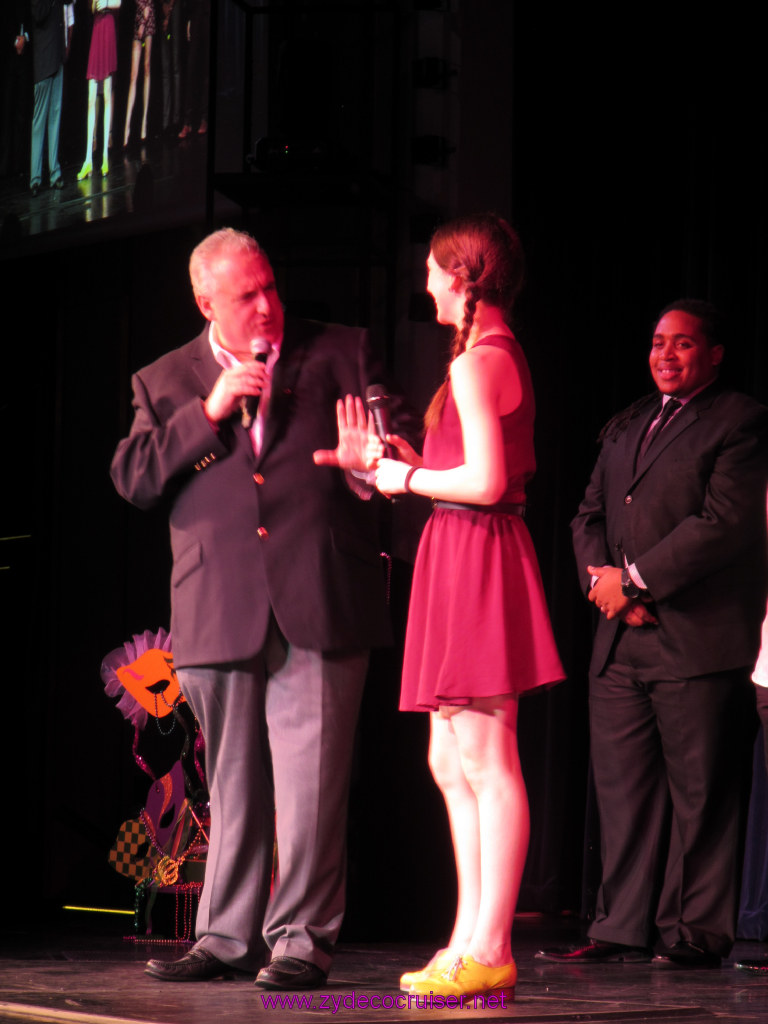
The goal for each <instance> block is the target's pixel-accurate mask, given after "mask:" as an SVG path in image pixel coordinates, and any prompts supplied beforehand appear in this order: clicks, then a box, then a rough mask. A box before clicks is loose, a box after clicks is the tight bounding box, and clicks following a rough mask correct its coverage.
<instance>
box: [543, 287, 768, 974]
mask: <svg viewBox="0 0 768 1024" xmlns="http://www.w3.org/2000/svg"><path fill="white" fill-rule="evenodd" d="M717 330H718V322H717V315H716V313H715V311H714V309H713V308H712V307H711V306H709V304H707V303H701V302H696V301H694V300H682V301H679V302H676V303H673V304H672V305H671V306H669V307H667V309H666V310H664V312H663V313H662V316H661V318H660V320H659V322H658V324H657V325H656V329H655V331H654V335H653V342H652V346H651V354H650V369H651V374H652V376H653V379H654V382H655V384H656V387H657V391H658V393H657V394H656V395H652V396H649V397H648V398H647V399H644V400H642V401H640V402H638V403H636V404H635V405H634V406H632V407H631V408H630V409H628V410H626V411H625V412H624V413H621V414H619V415H618V416H617V417H615V418H614V419H613V420H612V421H611V422H610V423H609V424H608V426H607V427H606V429H605V430H604V431H603V435H602V436H603V446H602V450H601V452H600V456H599V458H598V461H597V465H596V466H595V470H594V472H593V474H592V478H591V480H590V483H589V486H588V488H587V492H586V495H585V497H584V500H583V501H582V503H581V506H580V507H579V511H578V514H577V516H576V518H575V519H574V521H573V523H572V529H573V537H574V547H575V552H576V560H577V563H578V569H579V572H580V574H581V578H582V582H583V584H584V587H585V591H586V592H587V595H588V597H589V600H590V601H592V602H593V603H594V604H595V606H596V607H597V608H598V609H599V610H600V612H601V613H602V614H601V615H600V620H599V624H598V628H597V633H596V636H595V642H594V649H593V656H592V662H591V666H590V735H591V742H592V763H593V768H594V778H595V789H596V793H597V800H598V807H599V811H600V824H601V834H602V854H603V874H602V883H601V886H600V890H599V893H598V898H597V909H596V916H595V920H594V922H593V924H592V926H591V927H590V929H589V938H590V941H589V942H588V943H587V944H585V945H583V946H580V947H578V948H575V949H570V950H544V951H542V952H541V953H539V954H537V955H538V957H539V958H540V959H544V960H554V961H559V962H561V961H564V962H577V963H581V962H583V963H600V962H610V961H618V962H631V961H642V960H646V961H647V960H648V959H649V958H650V950H651V948H652V947H653V946H654V944H655V945H656V952H657V955H656V956H655V957H654V959H653V962H654V964H655V965H657V966H664V967H714V966H718V965H719V964H720V960H721V957H723V956H725V955H727V953H728V952H729V950H730V948H731V945H732V942H733V937H734V927H735V917H736V904H737V896H738V881H739V866H740V855H741V844H740V836H741V827H740V826H741V815H742V807H743V784H744V781H745V774H746V773H747V772H748V770H749V762H750V759H751V754H750V751H751V742H750V736H751V735H752V717H751V716H752V715H753V714H754V696H753V694H752V692H751V690H750V681H749V670H750V666H751V665H752V664H753V663H754V659H755V655H756V653H757V648H758V643H759V636H760V621H761V617H762V613H763V611H764V609H765V586H766V537H765V481H766V455H767V453H768V445H767V442H768V410H766V409H765V408H764V407H762V406H760V405H759V404H758V403H756V402H754V401H753V400H752V399H750V398H748V397H747V396H745V395H742V394H738V393H736V392H734V391H730V390H728V389H726V388H723V387H722V386H720V384H719V382H718V379H717V378H718V372H719V367H720V363H721V361H722V359H723V354H724V350H723V346H722V344H721V343H720V339H719V337H718V334H717Z"/></svg>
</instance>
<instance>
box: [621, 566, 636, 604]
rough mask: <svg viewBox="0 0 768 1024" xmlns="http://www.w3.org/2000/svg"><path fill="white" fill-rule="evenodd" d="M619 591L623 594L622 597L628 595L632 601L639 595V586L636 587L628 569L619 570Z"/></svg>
mask: <svg viewBox="0 0 768 1024" xmlns="http://www.w3.org/2000/svg"><path fill="white" fill-rule="evenodd" d="M621 592H622V594H623V595H624V597H628V598H629V599H630V600H631V601H634V600H635V598H637V597H640V587H638V585H637V584H636V583H635V581H634V580H633V579H632V577H631V576H630V575H629V569H622V570H621Z"/></svg>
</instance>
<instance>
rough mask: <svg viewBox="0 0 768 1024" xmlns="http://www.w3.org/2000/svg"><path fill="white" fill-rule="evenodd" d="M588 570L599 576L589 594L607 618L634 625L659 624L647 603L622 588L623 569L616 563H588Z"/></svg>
mask: <svg viewBox="0 0 768 1024" xmlns="http://www.w3.org/2000/svg"><path fill="white" fill-rule="evenodd" d="M587 572H588V573H589V574H590V575H591V576H597V579H596V580H595V582H594V584H593V586H592V589H591V590H590V592H589V594H588V595H587V596H588V597H589V600H590V601H591V602H592V603H593V604H595V605H597V607H598V608H599V609H600V611H601V612H602V613H603V615H605V617H606V619H615V618H619V619H621V620H622V622H624V623H625V624H626V625H627V626H633V627H637V626H655V625H658V619H657V618H656V616H655V615H654V614H653V613H652V612H651V611H649V609H648V607H647V605H645V604H643V602H642V601H640V600H638V599H637V598H630V597H627V596H626V594H625V593H624V591H623V590H622V589H621V569H619V568H617V567H616V566H615V565H603V566H595V565H588V566H587Z"/></svg>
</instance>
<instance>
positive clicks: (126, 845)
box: [108, 818, 153, 882]
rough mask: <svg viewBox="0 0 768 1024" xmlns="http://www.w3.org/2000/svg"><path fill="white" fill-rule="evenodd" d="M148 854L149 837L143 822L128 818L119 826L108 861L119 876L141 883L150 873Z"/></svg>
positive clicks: (150, 866) (150, 865)
mask: <svg viewBox="0 0 768 1024" xmlns="http://www.w3.org/2000/svg"><path fill="white" fill-rule="evenodd" d="M149 854H150V842H149V836H148V835H147V830H146V829H145V828H144V824H143V822H141V821H139V820H138V818H129V819H128V820H127V821H124V822H123V824H122V825H121V826H120V831H119V832H118V833H117V839H115V842H114V844H113V846H112V849H111V850H110V851H109V857H108V860H109V863H110V864H111V865H112V867H113V868H114V869H115V871H117V872H118V873H119V874H121V875H125V876H126V877H127V878H132V879H133V880H134V882H141V881H143V880H144V879H145V878H146V877H147V876H148V875H149V874H150V872H151V871H152V866H153V865H152V859H151V857H150V855H149Z"/></svg>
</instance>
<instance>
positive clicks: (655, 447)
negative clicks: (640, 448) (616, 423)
mask: <svg viewBox="0 0 768 1024" xmlns="http://www.w3.org/2000/svg"><path fill="white" fill-rule="evenodd" d="M718 391H719V385H718V384H717V383H715V384H711V385H709V387H707V388H706V389H705V390H704V391H702V392H701V393H700V394H698V395H694V397H693V398H692V399H691V400H690V402H686V403H685V405H684V406H683V408H682V409H681V410H680V412H679V413H678V414H677V415H676V416H675V417H674V419H672V420H671V422H669V423H668V424H667V426H666V427H664V429H663V430H662V431H661V433H660V434H659V436H658V437H657V438H656V439H655V441H654V442H653V444H652V445H651V447H650V448H649V450H648V451H647V452H646V454H645V456H644V457H643V460H642V462H640V463H639V464H638V466H637V467H636V469H635V473H634V476H633V479H632V486H634V485H635V484H636V483H637V481H638V480H640V479H641V478H642V477H643V476H644V475H645V474H646V473H647V472H648V470H649V469H650V468H651V466H652V465H653V464H654V463H655V462H656V460H657V459H658V458H659V457H660V456H661V455H663V453H664V452H665V451H666V450H667V448H669V446H670V445H672V444H674V443H675V441H676V440H677V439H678V437H680V435H681V434H683V433H684V432H685V431H686V430H688V429H690V427H692V426H693V424H694V423H696V421H697V420H698V419H699V415H700V414H701V413H702V412H704V411H705V410H706V409H708V408H709V407H710V405H711V404H712V402H713V401H714V400H715V398H716V397H717V394H718ZM646 426H647V425H646ZM644 436H645V435H644V432H643V433H641V434H640V435H639V437H638V438H636V443H637V445H639V443H640V441H641V439H642V438H643V437H644ZM633 451H635V452H636V451H637V448H634V449H633Z"/></svg>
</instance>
